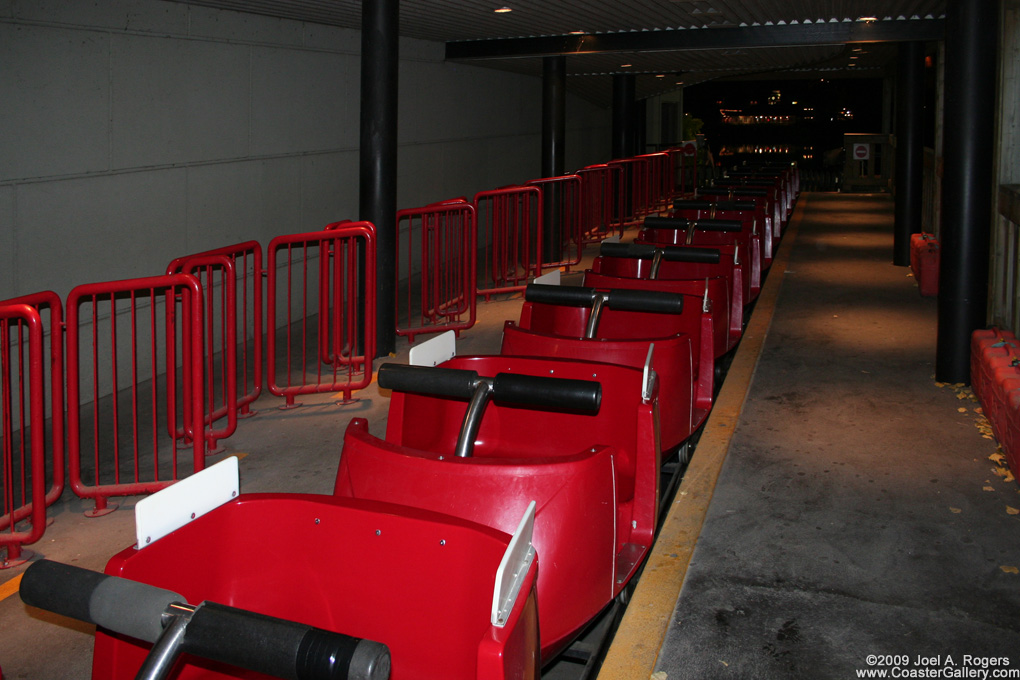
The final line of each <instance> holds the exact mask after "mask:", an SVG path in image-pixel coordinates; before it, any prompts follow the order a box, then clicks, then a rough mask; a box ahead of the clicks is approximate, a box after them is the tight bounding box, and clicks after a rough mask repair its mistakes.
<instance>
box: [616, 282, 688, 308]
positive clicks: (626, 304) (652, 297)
mask: <svg viewBox="0 0 1020 680" xmlns="http://www.w3.org/2000/svg"><path fill="white" fill-rule="evenodd" d="M606 304H608V305H609V308H610V309H616V310H621V311H628V312H654V313H657V314H680V313H681V312H683V311H684V296H683V295H681V294H679V293H664V292H662V291H658V290H627V289H625V288H616V289H614V290H611V291H609V299H608V300H607V301H606Z"/></svg>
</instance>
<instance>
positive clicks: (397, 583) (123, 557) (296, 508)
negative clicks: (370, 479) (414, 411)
mask: <svg viewBox="0 0 1020 680" xmlns="http://www.w3.org/2000/svg"><path fill="white" fill-rule="evenodd" d="M200 474H201V473H200ZM189 479H190V478H189ZM185 481H187V480H185ZM170 488H171V489H172V488H173V487H170ZM515 510H516V508H515ZM521 514H522V515H523V514H524V509H523V508H521ZM518 519H519V518H518ZM514 526H516V524H515V525H514ZM513 530H514V527H510V532H511V533H512V532H513ZM510 542H511V537H510V535H508V534H507V533H504V532H501V531H496V530H493V529H492V528H490V527H486V526H481V525H478V524H475V523H473V522H470V521H467V520H463V519H459V518H455V517H449V516H445V515H440V514H438V513H434V512H428V511H424V510H420V509H416V508H409V507H405V506H399V505H393V504H389V503H378V502H371V501H359V500H352V499H347V498H334V497H331V496H322V495H311V494H244V495H241V496H238V497H237V498H236V499H235V500H233V501H230V502H228V503H226V504H225V505H222V506H220V507H218V508H216V509H214V510H212V511H211V512H209V513H208V514H205V515H202V516H199V517H198V518H197V519H195V520H194V521H192V522H190V523H189V524H186V525H185V526H183V527H180V528H178V529H176V530H175V531H173V532H172V533H170V534H168V535H167V536H165V537H163V538H161V539H159V540H157V541H155V542H153V543H152V544H151V545H147V546H145V547H143V548H141V549H136V548H134V547H132V548H128V549H127V550H124V551H122V552H120V553H118V554H117V555H115V556H114V557H113V558H112V559H111V560H110V562H109V564H108V565H107V567H106V572H107V574H110V575H115V576H122V577H125V578H127V579H131V581H132V582H133V581H138V582H141V583H145V584H149V585H151V586H157V587H158V589H167V590H169V591H173V593H171V595H173V594H174V593H179V594H180V596H181V599H182V600H184V601H187V602H192V603H197V602H203V601H205V603H204V604H203V605H202V608H200V609H198V610H197V611H203V610H204V608H205V607H206V606H207V605H208V604H209V603H210V602H211V603H218V604H217V605H215V606H221V605H226V606H228V607H230V608H233V607H240V608H243V609H244V610H248V612H247V613H248V614H250V613H251V612H254V613H255V614H253V616H258V615H262V618H265V617H279V618H280V619H287V620H290V621H296V622H299V623H300V624H303V625H304V626H305V627H307V626H314V627H316V628H317V629H322V630H324V631H327V632H328V631H336V632H339V633H344V634H346V635H348V636H357V638H364V639H367V640H372V641H378V642H379V643H381V644H384V645H385V646H386V647H387V648H388V650H389V659H388V661H389V662H390V663H389V664H387V666H388V667H390V665H391V669H390V676H389V677H391V678H393V680H401V679H405V680H411V679H415V680H417V679H418V678H437V679H438V678H443V679H446V678H463V679H464V680H474V679H479V680H481V679H492V680H505V679H509V678H515V679H516V678H538V676H539V667H538V613H537V602H536V597H537V596H536V591H535V583H536V578H537V560H536V559H533V558H534V554H533V553H531V555H532V559H531V561H530V562H528V563H526V564H523V566H520V567H519V568H517V570H518V571H519V582H518V583H517V587H518V589H517V590H516V591H515V592H516V593H519V595H517V596H515V597H514V598H513V599H512V601H510V602H509V604H508V599H507V597H505V594H506V592H507V591H506V589H505V588H504V589H502V590H501V591H500V592H501V596H500V597H498V598H494V594H493V584H494V582H495V581H496V580H497V579H496V574H497V570H498V568H499V567H500V564H501V560H502V559H503V557H504V554H506V553H508V552H509V551H508V545H509V544H510ZM284 544H285V545H286V546H289V547H288V548H287V550H289V551H290V552H289V553H287V557H288V559H285V560H283V561H282V562H281V560H280V557H281V555H280V552H279V551H278V550H276V548H279V547H280V546H281V545H284ZM274 546H275V547H274ZM26 576H27V574H26ZM97 576H100V577H101V575H98V574H97ZM118 581H119V579H118ZM24 585H25V584H24V582H23V584H22V588H23V590H22V593H23V597H24V592H25V591H24ZM134 586H135V587H137V586H138V584H137V583H136V584H134ZM100 590H102V589H97V593H98V592H100ZM78 591H80V589H75V592H78ZM163 592H166V591H163ZM107 594H108V593H107ZM133 599H137V598H133ZM142 599H144V598H142ZM150 599H151V598H150ZM171 599H172V598H171ZM494 599H498V600H499V601H500V603H501V604H500V607H499V609H500V611H501V614H500V616H501V617H502V620H501V621H499V623H498V624H497V623H495V621H496V609H497V607H496V606H495V605H494ZM26 601H27V600H26ZM32 604H33V605H34V606H45V605H42V604H36V603H34V602H33V603H32ZM87 604H88V601H87V600H86V606H84V607H83V608H82V607H80V608H79V609H84V611H85V612H86V613H88V612H91V614H92V616H93V617H95V616H96V612H97V611H99V612H103V611H108V610H109V607H108V606H102V607H98V608H97V607H96V606H95V597H93V598H92V606H87ZM138 604H139V603H138V602H137V601H136V602H131V603H129V605H128V606H127V607H126V611H125V612H124V615H123V617H119V616H113V617H112V619H111V620H99V619H96V618H92V619H91V621H92V622H93V623H97V624H98V625H99V626H100V628H99V629H98V630H97V632H96V643H95V654H94V657H93V672H92V678H93V680H114V679H117V680H128V679H130V678H134V677H135V674H136V673H137V672H139V667H140V666H141V664H142V663H143V661H146V655H147V654H148V653H149V648H150V647H151V645H150V644H148V643H146V642H142V641H140V640H139V639H136V638H138V637H141V638H142V639H148V640H149V642H152V641H153V640H154V637H153V636H146V635H144V634H140V633H136V632H133V631H134V628H130V627H128V628H124V627H123V625H124V622H122V621H121V618H123V619H125V620H127V622H128V623H130V622H131V621H134V620H136V619H138V618H139V616H138V611H140V610H139V608H138ZM55 611H60V610H59V609H55ZM168 611H169V610H168ZM62 613H65V614H69V615H72V616H73V615H75V613H74V611H71V612H66V611H65V612H62ZM196 616H197V614H196ZM100 618H102V617H100ZM108 618H109V617H108ZM247 620H248V619H247V618H242V619H236V618H228V623H227V625H226V629H225V630H223V631H219V632H215V629H214V628H211V627H210V624H208V623H206V624H204V625H199V626H198V629H197V630H196V631H194V639H192V632H193V631H192V628H193V627H194V626H196V625H197V619H195V620H193V621H192V622H191V623H190V624H188V627H187V628H186V629H185V631H184V633H183V635H184V645H183V648H182V651H183V652H185V653H184V654H183V655H182V657H181V660H180V661H179V662H178V664H177V666H176V667H175V668H176V670H175V672H174V674H173V676H172V677H173V678H174V679H175V680H193V679H198V678H201V679H202V680H219V679H223V678H246V679H254V678H266V677H317V678H318V677H322V678H327V677H328V678H341V677H343V678H346V677H371V678H384V677H386V675H385V674H382V673H381V670H382V669H379V668H375V669H374V670H373V669H372V668H367V669H366V668H365V667H364V664H362V667H361V668H360V670H359V671H358V672H359V673H360V674H358V673H355V672H354V670H355V669H353V668H352V672H351V674H350V676H348V675H341V674H339V671H336V670H334V671H332V672H333V673H336V674H328V673H327V674H323V673H325V671H323V670H322V668H323V664H325V668H326V669H327V670H328V668H330V667H332V666H338V665H339V663H340V660H341V659H339V658H336V657H337V656H338V655H337V654H327V657H334V658H332V659H331V658H326V659H324V660H323V659H320V660H319V662H316V663H313V664H312V665H315V666H316V667H317V668H319V669H320V670H319V671H318V672H319V673H320V674H311V675H305V674H299V675H293V673H294V671H293V670H291V671H290V673H291V674H283V673H282V670H284V669H285V668H290V667H292V666H293V665H294V663H295V662H296V663H298V664H302V663H305V664H306V665H307V664H308V663H310V662H309V661H308V660H309V659H312V657H311V656H309V655H315V654H317V653H318V651H317V650H318V647H316V645H317V644H318V643H317V640H320V639H322V636H323V635H324V634H328V633H321V632H320V633H318V634H316V635H313V636H312V637H311V638H308V639H303V640H291V638H293V635H291V634H288V635H283V636H281V635H280V634H279V633H278V632H277V633H273V632H264V633H263V632H262V631H261V630H260V629H259V628H258V626H257V625H255V624H258V623H259V622H258V621H256V622H255V623H254V624H251V625H249V623H244V622H245V621H247ZM157 621H158V617H157ZM231 621H233V623H231ZM237 621H242V623H237ZM156 625H157V631H158V623H157V624H156ZM292 625H293V624H292ZM114 631H118V632H114ZM357 638H355V639H357ZM288 640H289V641H290V642H293V645H292V646H293V647H294V649H293V650H291V651H290V652H289V653H285V654H282V656H283V657H284V658H283V660H282V661H281V660H280V659H277V660H276V661H275V662H273V663H270V664H269V665H268V666H267V665H265V663H262V665H258V664H253V662H254V661H255V658H254V657H255V655H256V654H261V653H262V652H268V653H270V654H276V656H277V657H279V656H280V655H281V654H280V653H279V652H280V650H281V649H285V643H288V644H289V642H288ZM189 642H190V644H189ZM287 649H289V648H287ZM323 649H325V647H323ZM224 650H225V651H224ZM347 656H348V657H349V656H350V655H349V654H348V655H347ZM200 657H202V658H200ZM210 658H212V659H214V660H213V661H210V660H208V659H210ZM239 662H240V664H239V665H242V666H244V667H246V668H249V669H253V670H256V671H258V672H252V671H251V670H241V669H240V668H238V667H236V666H235V665H227V664H228V663H229V664H238V663H239ZM283 662H286V663H283ZM352 663H353V661H352ZM370 665H371V664H370ZM376 665H378V664H376ZM368 671H371V672H368ZM263 673H265V675H263ZM145 677H149V676H145ZM153 677H157V676H153ZM158 677H163V676H158Z"/></svg>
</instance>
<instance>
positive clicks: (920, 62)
mask: <svg viewBox="0 0 1020 680" xmlns="http://www.w3.org/2000/svg"><path fill="white" fill-rule="evenodd" d="M897 56H898V59H897V71H896V213H895V214H896V221H895V226H894V227H893V264H895V265H899V266H901V267H906V266H909V265H910V236H911V234H916V233H918V232H920V231H921V191H922V187H923V182H924V174H923V170H924V149H923V148H922V146H921V134H922V132H923V127H924V120H923V115H924V43H921V42H917V41H914V42H905V43H900V46H899V54H898V55H897Z"/></svg>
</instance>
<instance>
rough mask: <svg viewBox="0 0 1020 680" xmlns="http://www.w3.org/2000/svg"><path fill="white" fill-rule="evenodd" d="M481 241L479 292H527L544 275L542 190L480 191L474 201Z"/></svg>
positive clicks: (521, 188)
mask: <svg viewBox="0 0 1020 680" xmlns="http://www.w3.org/2000/svg"><path fill="white" fill-rule="evenodd" d="M474 208H475V222H476V224H477V229H476V232H475V233H476V238H477V239H478V244H477V245H478V265H477V267H478V269H479V271H478V287H477V293H478V294H479V295H483V296H485V299H486V300H488V299H489V297H490V296H492V295H494V294H497V293H509V292H512V291H519V290H524V288H525V287H526V286H527V285H528V280H529V279H530V278H533V277H536V276H541V274H542V266H541V265H542V253H541V247H542V191H541V189H539V188H538V187H535V186H511V187H504V188H501V189H493V190H491V191H479V192H478V193H477V194H475V198H474Z"/></svg>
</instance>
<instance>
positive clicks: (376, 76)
mask: <svg viewBox="0 0 1020 680" xmlns="http://www.w3.org/2000/svg"><path fill="white" fill-rule="evenodd" d="M398 4H399V3H398V0H373V2H363V3H361V175H360V177H361V185H360V201H359V206H358V210H359V213H360V215H361V219H362V220H368V221H369V222H372V223H373V224H374V225H375V228H376V247H377V250H378V254H377V258H376V280H377V283H378V288H377V290H376V295H377V298H376V301H377V305H376V342H377V356H386V355H388V354H389V353H391V352H393V351H394V350H395V349H396V325H397V322H396V269H395V265H394V263H395V260H396V257H395V255H396V248H397V225H396V216H397V66H398V60H399V57H400V54H399V43H398V35H397V27H398V17H399V15H398Z"/></svg>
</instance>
